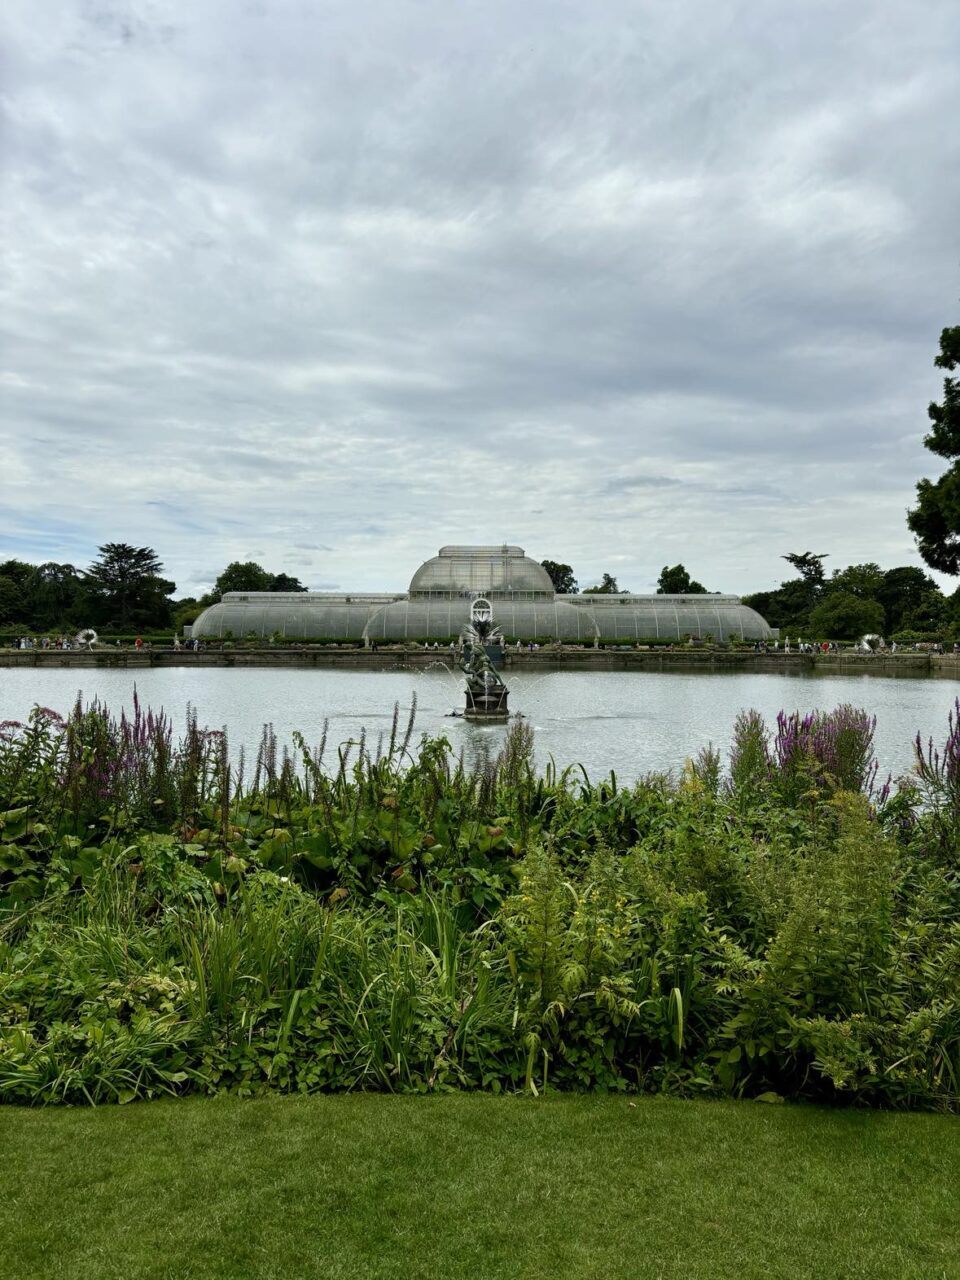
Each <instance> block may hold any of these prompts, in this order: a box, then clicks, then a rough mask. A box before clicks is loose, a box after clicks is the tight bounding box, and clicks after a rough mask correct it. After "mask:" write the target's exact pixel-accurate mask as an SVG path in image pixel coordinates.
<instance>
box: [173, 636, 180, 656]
mask: <svg viewBox="0 0 960 1280" xmlns="http://www.w3.org/2000/svg"><path fill="white" fill-rule="evenodd" d="M173 647H174V649H175V650H177V652H179V650H180V637H179V636H178V635H175V636H174V637H173Z"/></svg>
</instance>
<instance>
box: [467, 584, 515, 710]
mask: <svg viewBox="0 0 960 1280" xmlns="http://www.w3.org/2000/svg"><path fill="white" fill-rule="evenodd" d="M499 640H500V631H499V628H498V627H496V626H495V625H494V621H493V609H492V607H491V605H490V601H489V600H486V599H484V598H483V597H482V596H480V597H478V599H476V600H474V602H473V604H472V605H471V606H470V621H469V623H468V624H467V626H466V627H465V628H464V630H463V635H462V636H461V646H462V647H461V651H460V669H461V670H462V671H463V673H464V675H465V676H466V678H467V687H466V705H465V706H464V709H463V715H464V719H466V720H484V721H487V722H489V721H491V720H507V719H509V716H510V712H509V711H508V709H507V697H508V696H509V695H508V690H507V686H506V685H505V684H504V683H503V680H502V678H501V676H500V674H499V672H498V671H497V670H496V669H495V667H494V665H493V662H492V661H491V659H490V654H489V652H488V647H492V646H494V645H496V644H497V643H498V642H499Z"/></svg>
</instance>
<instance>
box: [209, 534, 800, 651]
mask: <svg viewBox="0 0 960 1280" xmlns="http://www.w3.org/2000/svg"><path fill="white" fill-rule="evenodd" d="M481 595H482V596H485V597H486V598H487V599H489V600H490V601H491V603H492V605H493V612H494V620H495V621H496V623H497V625H498V626H499V627H500V629H501V631H502V632H503V634H504V635H505V636H506V637H507V638H508V639H509V640H538V641H542V642H543V641H551V640H561V641H566V642H567V643H570V644H590V645H592V644H599V643H602V642H603V641H621V642H623V641H634V642H637V643H642V642H644V641H648V640H661V641H662V640H673V641H683V640H686V639H688V638H690V637H693V638H705V637H708V636H709V637H712V638H713V639H714V640H720V641H724V640H732V639H736V640H766V639H770V638H771V637H772V636H773V635H774V634H775V633H774V632H773V631H772V630H771V629H770V627H769V626H768V625H767V623H766V622H765V621H764V619H763V618H762V617H761V616H760V614H759V613H757V612H755V611H754V610H753V609H749V608H747V606H746V605H744V604H743V602H742V601H741V600H740V598H739V596H729V595H677V596H659V595H649V596H642V595H630V594H626V593H624V594H620V595H594V594H584V595H557V594H556V593H555V592H554V590H553V584H552V582H551V580H550V576H549V574H548V573H547V571H546V570H545V569H544V567H543V566H542V565H541V564H538V563H537V561H536V560H532V559H530V558H529V557H528V556H527V555H526V554H525V553H524V551H523V549H522V548H521V547H514V546H508V545H506V544H504V545H502V546H496V547H459V546H457V547H441V549H440V551H439V553H438V554H437V555H436V556H434V557H433V558H432V559H430V560H427V561H425V562H424V563H423V564H422V565H421V566H420V568H419V569H417V571H416V573H415V574H414V575H413V579H412V580H411V583H410V590H409V592H407V593H400V592H397V593H395V594H389V593H380V594H371V593H363V592H351V593H349V594H346V593H345V594H337V595H333V594H328V593H326V592H316V591H306V592H271V591H249V592H244V591H228V592H227V593H226V594H225V595H224V597H223V599H222V600H221V601H220V603H219V604H214V605H211V606H210V607H209V608H208V609H205V610H204V611H203V613H201V614H200V616H199V617H198V618H197V620H196V622H195V623H194V624H193V627H192V630H191V634H192V635H193V636H194V637H196V638H198V639H237V640H240V639H245V638H247V637H251V636H252V637H256V638H258V639H266V638H268V637H270V636H278V637H280V638H282V639H287V640H341V641H361V642H363V643H365V644H370V643H373V642H384V641H386V642H389V641H402V640H420V641H425V640H430V641H434V640H441V641H446V642H449V641H450V640H455V639H457V637H459V635H460V633H461V631H462V630H463V628H464V626H465V625H466V624H467V623H468V622H469V620H470V605H471V602H472V601H473V600H474V599H476V598H477V596H481Z"/></svg>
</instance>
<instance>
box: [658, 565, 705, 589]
mask: <svg viewBox="0 0 960 1280" xmlns="http://www.w3.org/2000/svg"><path fill="white" fill-rule="evenodd" d="M706 594H707V588H706V587H705V586H703V585H702V584H701V583H699V582H697V581H695V580H694V579H693V578H691V577H690V575H689V573H687V571H686V569H685V568H684V567H683V565H682V564H675V565H674V566H673V568H672V569H670V568H668V567H667V565H664V566H663V568H662V569H661V571H660V577H659V578H658V579H657V595H658V596H705V595H706Z"/></svg>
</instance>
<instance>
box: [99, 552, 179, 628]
mask: <svg viewBox="0 0 960 1280" xmlns="http://www.w3.org/2000/svg"><path fill="white" fill-rule="evenodd" d="M98 550H99V552H100V558H99V560H96V561H94V563H93V564H92V565H91V566H90V568H89V569H88V570H87V572H86V574H85V575H84V587H85V596H86V600H87V603H88V605H89V607H90V610H91V612H92V613H93V614H94V617H93V619H92V621H95V622H96V623H98V624H103V623H106V624H108V625H109V624H113V625H116V626H119V627H128V626H140V627H144V626H167V625H168V624H169V622H170V615H171V601H170V599H169V596H170V594H171V593H172V592H173V590H174V588H175V584H174V583H173V582H170V581H168V580H167V579H166V578H163V577H161V572H162V570H163V565H162V564H161V563H160V559H159V557H158V556H157V553H156V552H155V551H154V550H153V548H152V547H132V546H130V544H129V543H127V542H106V543H104V544H103V546H102V547H99V548H98Z"/></svg>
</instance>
